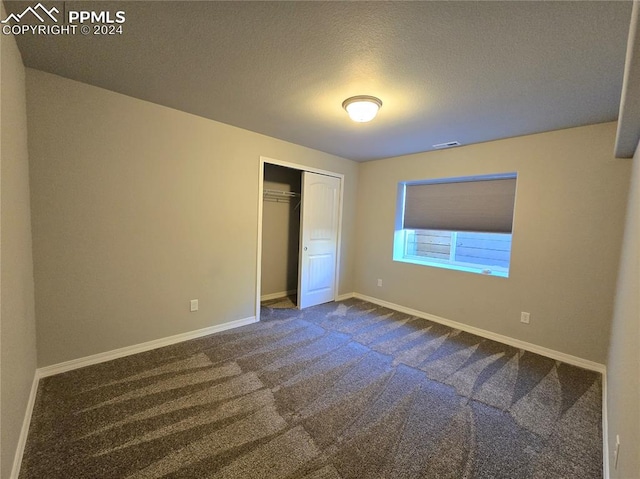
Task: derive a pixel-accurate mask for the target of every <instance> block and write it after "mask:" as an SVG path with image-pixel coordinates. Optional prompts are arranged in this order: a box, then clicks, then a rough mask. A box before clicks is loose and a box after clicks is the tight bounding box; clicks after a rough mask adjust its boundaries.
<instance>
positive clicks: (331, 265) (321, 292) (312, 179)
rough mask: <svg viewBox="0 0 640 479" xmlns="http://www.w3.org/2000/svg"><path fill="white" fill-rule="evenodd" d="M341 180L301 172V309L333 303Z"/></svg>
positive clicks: (299, 305)
mask: <svg viewBox="0 0 640 479" xmlns="http://www.w3.org/2000/svg"><path fill="white" fill-rule="evenodd" d="M339 208H340V178H335V177H333V176H326V175H319V174H317V173H310V172H308V171H305V172H303V173H302V213H301V221H300V262H299V265H300V266H299V271H298V307H299V308H300V309H302V308H307V307H309V306H315V305H316V304H322V303H327V302H329V301H333V299H334V296H335V289H336V260H337V252H338V218H339V213H340V210H339Z"/></svg>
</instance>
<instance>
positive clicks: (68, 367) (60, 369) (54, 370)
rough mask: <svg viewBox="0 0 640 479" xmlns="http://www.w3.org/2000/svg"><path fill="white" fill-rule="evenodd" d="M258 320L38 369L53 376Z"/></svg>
mask: <svg viewBox="0 0 640 479" xmlns="http://www.w3.org/2000/svg"><path fill="white" fill-rule="evenodd" d="M256 321H257V319H256V317H255V316H251V317H249V318H244V319H237V320H235V321H229V322H228V323H223V324H217V325H215V326H210V327H208V328H203V329H198V330H196V331H190V332H188V333H181V334H176V335H175V336H169V337H167V338H161V339H154V340H153V341H148V342H146V343H140V344H134V345H133V346H126V347H124V348H120V349H114V350H113V351H106V352H104V353H98V354H94V355H92V356H86V357H84V358H78V359H72V360H71V361H65V362H63V363H58V364H53V365H51V366H45V367H43V368H39V369H38V374H39V376H40V377H42V378H44V377H47V376H53V375H55V374H60V373H64V372H67V371H72V370H74V369H79V368H84V367H85V366H91V365H92V364H98V363H104V362H106V361H111V360H112V359H118V358H122V357H124V356H130V355H132V354H137V353H142V352H144V351H150V350H152V349H157V348H162V347H164V346H170V345H172V344H176V343H181V342H183V341H188V340H190V339H196V338H201V337H202V336H209V335H210V334H213V333H219V332H220V331H226V330H227V329H233V328H238V327H240V326H245V325H247V324H251V323H255V322H256Z"/></svg>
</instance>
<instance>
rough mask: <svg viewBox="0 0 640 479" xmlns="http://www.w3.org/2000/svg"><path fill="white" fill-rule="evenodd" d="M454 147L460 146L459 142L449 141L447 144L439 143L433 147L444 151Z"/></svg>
mask: <svg viewBox="0 0 640 479" xmlns="http://www.w3.org/2000/svg"><path fill="white" fill-rule="evenodd" d="M454 146H460V142H459V141H447V142H446V143H438V144H437V145H433V147H434V148H435V149H436V150H443V149H445V148H453V147H454Z"/></svg>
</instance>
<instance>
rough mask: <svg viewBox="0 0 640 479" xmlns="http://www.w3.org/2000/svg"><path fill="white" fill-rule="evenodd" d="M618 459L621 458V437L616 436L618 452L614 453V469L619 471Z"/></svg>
mask: <svg viewBox="0 0 640 479" xmlns="http://www.w3.org/2000/svg"><path fill="white" fill-rule="evenodd" d="M618 457H620V436H619V435H618V434H616V450H615V451H613V468H614V469H618Z"/></svg>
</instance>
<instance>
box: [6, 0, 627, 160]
mask: <svg viewBox="0 0 640 479" xmlns="http://www.w3.org/2000/svg"><path fill="white" fill-rule="evenodd" d="M44 3H45V4H46V5H48V6H49V5H54V4H57V5H60V7H62V5H61V3H59V2H58V3H57V2H47V1H46V0H45V1H44ZM29 4H31V5H32V4H33V2H28V3H26V4H25V3H24V2H6V1H5V5H6V6H7V10H8V11H9V12H15V11H21V10H22V8H24V6H25V5H29ZM66 8H73V9H77V10H80V9H83V8H85V9H90V10H111V11H113V12H115V11H116V10H124V11H125V12H126V23H125V24H124V34H123V35H121V36H110V37H109V36H92V35H89V36H82V35H76V36H37V35H22V36H19V37H18V38H17V40H18V44H19V47H20V50H21V52H22V55H23V59H24V62H25V64H26V65H27V66H29V67H32V68H37V69H40V70H44V71H47V72H51V73H55V74H58V75H62V76H64V77H67V78H72V79H75V80H79V81H82V82H85V83H89V84H92V85H96V86H99V87H103V88H107V89H109V90H113V91H117V92H121V93H124V94H126V95H130V96H133V97H136V98H141V99H144V100H148V101H151V102H154V103H159V104H162V105H166V106H169V107H173V108H176V109H179V110H183V111H186V112H190V113H194V114H196V115H200V116H203V117H206V118H211V119H214V120H218V121H221V122H224V123H228V124H231V125H235V126H239V127H242V128H246V129H248V130H252V131H256V132H259V133H263V134H266V135H269V136H273V137H276V138H281V139H284V140H288V141H291V142H294V143H298V144H301V145H305V146H309V147H312V148H316V149H318V150H322V151H326V152H329V153H333V154H336V155H339V156H342V157H345V158H350V159H354V160H359V161H362V160H370V159H375V158H384V157H389V156H397V155H401V154H406V153H414V152H418V151H426V150H430V149H432V145H434V144H437V143H443V142H448V141H451V140H457V141H459V142H461V143H462V144H469V143H476V142H482V141H489V140H494V139H498V138H505V137H511V136H518V135H524V134H529V133H534V132H540V131H547V130H555V129H560V128H567V127H573V126H579V125H584V124H589V123H598V122H605V121H612V120H615V119H616V118H617V116H618V109H619V106H620V94H621V88H622V80H623V72H624V65H625V52H626V45H627V34H628V30H629V21H630V18H631V9H632V4H631V3H630V2H613V1H606V2H597V1H578V2H576V1H572V2H525V1H517V2H515V1H514V2H490V1H481V2H372V3H369V2H202V1H198V2H190V1H181V2H67V3H66ZM361 94H366V95H374V96H377V97H379V98H381V99H382V101H383V103H384V104H383V107H382V109H381V110H380V113H379V115H378V117H377V118H376V119H375V120H374V121H373V122H371V123H366V124H356V123H353V122H351V121H350V120H349V119H348V117H347V115H346V113H345V112H344V110H342V107H341V104H342V101H343V100H344V99H345V98H347V97H350V96H353V95H361Z"/></svg>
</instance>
